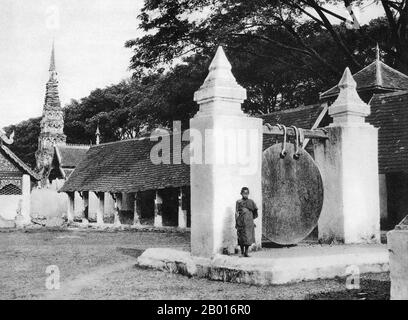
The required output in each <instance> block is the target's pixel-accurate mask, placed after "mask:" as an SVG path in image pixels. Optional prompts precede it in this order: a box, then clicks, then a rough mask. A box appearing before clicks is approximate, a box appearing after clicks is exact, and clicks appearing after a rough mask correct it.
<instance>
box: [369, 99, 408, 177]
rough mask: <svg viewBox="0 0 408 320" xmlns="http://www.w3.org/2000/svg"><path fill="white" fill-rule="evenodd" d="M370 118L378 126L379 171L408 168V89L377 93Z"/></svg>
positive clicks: (397, 170) (398, 170) (396, 170)
mask: <svg viewBox="0 0 408 320" xmlns="http://www.w3.org/2000/svg"><path fill="white" fill-rule="evenodd" d="M370 106H371V115H369V116H368V117H367V122H369V123H370V124H372V125H374V126H375V127H377V128H379V132H378V161H379V171H380V173H387V172H400V171H408V130H407V128H408V91H404V92H395V93H388V94H380V95H375V96H374V97H373V99H372V100H371V102H370Z"/></svg>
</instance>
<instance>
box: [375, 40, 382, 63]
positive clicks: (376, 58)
mask: <svg viewBox="0 0 408 320" xmlns="http://www.w3.org/2000/svg"><path fill="white" fill-rule="evenodd" d="M375 60H377V61H381V55H380V46H379V45H378V42H377V46H376V47H375Z"/></svg>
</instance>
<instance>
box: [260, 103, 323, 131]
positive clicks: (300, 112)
mask: <svg viewBox="0 0 408 320" xmlns="http://www.w3.org/2000/svg"><path fill="white" fill-rule="evenodd" d="M323 108H324V107H323V106H322V105H321V104H315V105H310V106H304V107H299V108H294V109H288V110H282V111H276V112H272V113H269V114H265V115H262V116H261V118H262V119H263V121H264V123H269V124H271V125H276V124H277V123H279V124H283V125H285V126H292V125H293V126H296V127H298V128H303V129H311V128H312V127H313V125H314V123H315V122H316V120H317V118H318V117H319V115H320V113H321V112H322V111H323Z"/></svg>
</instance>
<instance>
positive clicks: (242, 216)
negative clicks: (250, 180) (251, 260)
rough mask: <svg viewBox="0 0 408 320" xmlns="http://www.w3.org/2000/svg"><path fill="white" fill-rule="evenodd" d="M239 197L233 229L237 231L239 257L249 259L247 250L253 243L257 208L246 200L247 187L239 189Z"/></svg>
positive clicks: (252, 202) (250, 201) (249, 200)
mask: <svg viewBox="0 0 408 320" xmlns="http://www.w3.org/2000/svg"><path fill="white" fill-rule="evenodd" d="M241 196H242V199H240V200H238V201H237V203H236V211H235V217H236V224H235V228H236V229H237V234H238V244H239V246H240V248H241V255H242V256H243V257H249V255H248V248H249V247H250V246H251V245H252V244H253V243H255V229H254V228H255V224H254V219H256V218H257V217H258V208H257V206H256V204H255V202H254V201H253V200H251V199H248V196H249V189H248V188H247V187H243V188H242V189H241Z"/></svg>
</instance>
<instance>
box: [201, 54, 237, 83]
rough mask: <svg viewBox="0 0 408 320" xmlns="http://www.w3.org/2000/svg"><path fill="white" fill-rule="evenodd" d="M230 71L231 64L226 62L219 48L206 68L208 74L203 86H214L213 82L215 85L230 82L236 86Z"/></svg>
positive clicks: (225, 57)
mask: <svg viewBox="0 0 408 320" xmlns="http://www.w3.org/2000/svg"><path fill="white" fill-rule="evenodd" d="M231 69H232V67H231V63H230V62H229V61H228V59H227V56H226V55H225V52H224V49H223V48H222V47H221V46H219V47H218V49H217V52H216V53H215V56H214V58H213V60H212V61H211V64H210V66H209V68H208V70H209V73H208V75H207V77H206V78H205V80H204V84H203V86H204V85H206V84H207V86H210V85H212V86H214V85H215V82H217V83H221V82H224V83H225V82H232V83H235V84H236V82H237V81H236V80H235V77H234V75H233V74H232V72H231Z"/></svg>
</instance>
